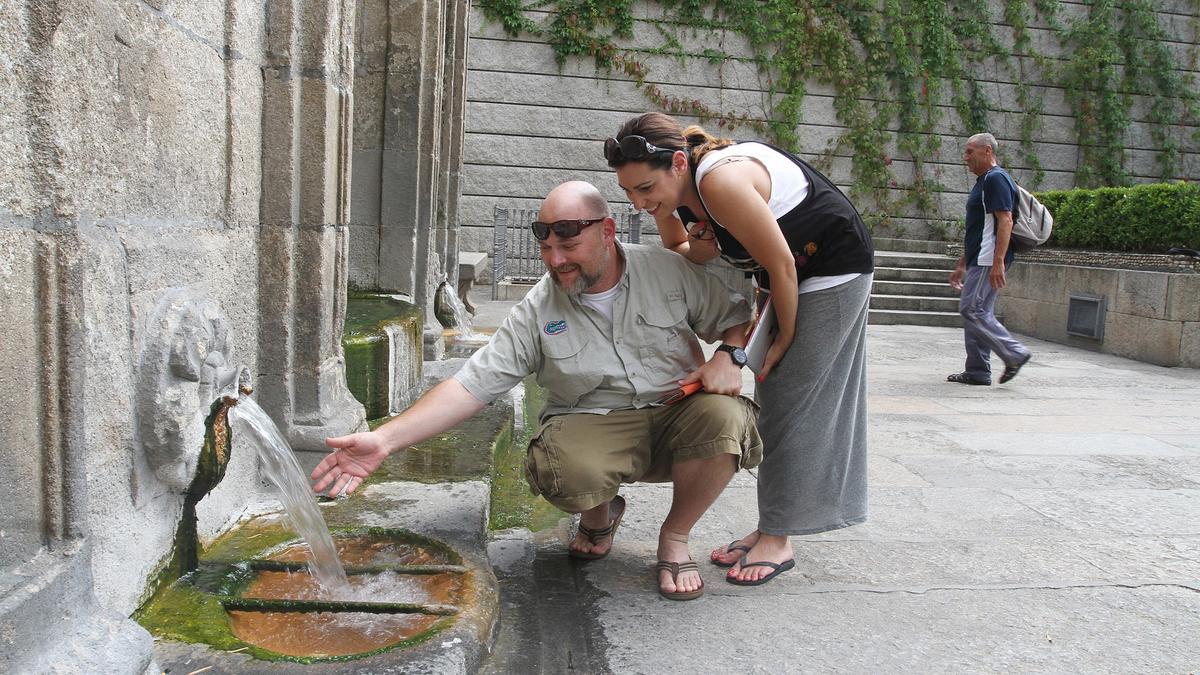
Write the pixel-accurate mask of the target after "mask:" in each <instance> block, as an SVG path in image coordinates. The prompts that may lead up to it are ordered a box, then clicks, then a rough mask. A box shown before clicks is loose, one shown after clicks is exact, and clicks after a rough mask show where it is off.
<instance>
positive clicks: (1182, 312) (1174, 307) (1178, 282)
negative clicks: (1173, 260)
mask: <svg viewBox="0 0 1200 675" xmlns="http://www.w3.org/2000/svg"><path fill="white" fill-rule="evenodd" d="M1166 318H1168V319H1173V320H1175V321H1200V274H1174V275H1171V281H1170V284H1169V285H1168V286H1167V310H1166Z"/></svg>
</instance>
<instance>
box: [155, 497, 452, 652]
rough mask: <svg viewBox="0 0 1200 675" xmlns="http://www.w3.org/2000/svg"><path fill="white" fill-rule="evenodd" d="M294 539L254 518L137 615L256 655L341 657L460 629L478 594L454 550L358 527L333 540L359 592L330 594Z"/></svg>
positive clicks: (183, 635)
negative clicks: (457, 626)
mask: <svg viewBox="0 0 1200 675" xmlns="http://www.w3.org/2000/svg"><path fill="white" fill-rule="evenodd" d="M289 534H290V532H288V530H287V529H286V528H284V527H283V523H281V522H280V521H279V519H277V518H276V519H268V521H267V522H257V520H256V521H251V522H250V523H248V524H247V525H245V526H243V527H241V528H239V529H238V530H236V531H235V532H234V533H231V534H230V535H227V536H226V537H225V538H223V539H222V540H221V541H219V542H217V543H216V544H214V546H213V547H212V548H211V549H210V553H211V555H209V556H206V558H205V559H204V560H203V561H202V563H201V567H200V569H199V570H197V571H196V572H195V573H193V574H191V575H188V576H187V577H184V578H182V579H180V580H179V581H177V582H176V583H174V584H172V585H170V586H168V587H166V588H164V589H161V590H160V591H159V592H158V593H157V594H156V595H155V597H154V598H153V599H152V600H151V601H150V602H149V603H147V605H146V606H145V607H143V609H142V610H141V611H140V612H139V614H138V616H137V617H136V618H137V619H138V620H139V622H141V623H142V625H144V626H146V627H147V628H148V629H149V630H150V631H151V632H152V633H154V634H155V635H156V636H158V637H160V638H168V639H172V640H177V641H181V642H188V643H201V644H206V645H209V646H211V647H213V648H215V649H218V650H221V651H228V652H239V653H245V654H248V655H250V656H252V657H254V658H256V659H262V660H269V661H280V660H282V661H300V662H320V661H331V660H333V661H341V660H347V659H359V658H364V657H369V656H373V655H377V654H381V653H384V652H388V651H391V650H396V649H401V648H405V647H411V646H414V645H417V644H420V643H422V642H424V641H426V640H428V639H429V638H430V637H432V636H434V635H436V634H438V633H440V632H441V631H443V630H446V629H447V628H449V627H451V626H453V625H454V623H455V622H456V621H457V620H458V618H459V616H460V615H461V614H462V613H463V611H464V604H466V605H469V603H470V602H471V600H470V599H471V598H472V597H473V592H472V589H471V585H472V582H473V576H474V575H473V573H472V569H471V568H470V567H469V566H465V565H463V560H462V557H461V556H460V555H459V554H458V553H456V552H455V551H454V550H453V549H451V548H450V547H449V546H447V545H446V544H444V543H441V542H438V541H436V540H433V539H430V538H428V537H423V536H420V535H417V534H414V533H411V532H407V531H403V530H393V529H385V528H350V529H340V530H334V531H333V533H332V534H333V538H334V543H335V545H336V546H337V548H338V552H339V556H340V557H341V559H342V563H343V565H344V566H345V567H346V572H347V576H348V578H349V581H350V588H351V594H350V595H349V596H348V597H335V598H330V597H328V595H327V594H325V593H324V592H323V591H322V589H321V587H320V586H319V585H318V584H317V583H316V581H315V580H314V579H313V577H312V576H310V575H309V574H308V573H307V571H306V569H307V563H306V557H305V545H304V544H303V543H302V542H299V541H295V540H291V539H287V538H286V537H287V536H288V535H289ZM292 536H293V537H294V535H292ZM239 558H240V559H239ZM466 609H467V610H468V611H469V610H470V607H469V606H468V607H466Z"/></svg>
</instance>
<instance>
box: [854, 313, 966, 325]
mask: <svg viewBox="0 0 1200 675" xmlns="http://www.w3.org/2000/svg"><path fill="white" fill-rule="evenodd" d="M867 323H869V324H874V325H878V326H900V325H902V326H944V327H948V328H962V317H961V316H959V315H958V312H912V311H907V310H902V309H872V310H870V311H869V312H868V313H867Z"/></svg>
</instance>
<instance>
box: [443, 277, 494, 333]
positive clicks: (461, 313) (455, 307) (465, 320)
mask: <svg viewBox="0 0 1200 675" xmlns="http://www.w3.org/2000/svg"><path fill="white" fill-rule="evenodd" d="M445 297H446V304H448V305H450V312H451V313H453V314H454V321H455V323H456V324H457V326H458V339H459V340H463V341H467V342H471V341H482V342H487V341H488V338H489V337H490V336H489V335H486V334H484V333H476V332H475V329H474V327H472V326H471V313H470V312H468V311H467V306H466V305H464V304H463V301H462V298H460V297H458V293H455V292H454V289H452V288H447V289H446V293H445Z"/></svg>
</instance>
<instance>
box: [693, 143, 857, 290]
mask: <svg viewBox="0 0 1200 675" xmlns="http://www.w3.org/2000/svg"><path fill="white" fill-rule="evenodd" d="M762 145H766V146H767V147H769V148H771V149H772V150H774V151H775V152H778V153H780V154H781V155H783V156H784V157H787V158H788V159H790V160H792V162H793V163H795V164H796V166H798V167H800V170H801V171H803V172H804V176H805V178H807V179H808V194H807V195H806V196H805V197H804V201H802V202H800V203H799V204H797V205H796V206H795V207H793V208H792V210H791V211H788V212H787V213H785V214H784V215H783V216H782V217H780V218H779V229H780V231H782V232H783V238H784V239H785V240H787V243H788V248H790V249H791V251H792V256H793V257H794V258H795V259H796V279H797V281H803V280H805V279H807V278H809V277H829V276H836V275H840V274H853V273H861V274H868V273H870V272H873V271H874V270H875V246H874V244H873V243H872V242H871V235H870V233H868V232H867V226H866V224H865V223H863V220H862V218H861V217H860V216H859V215H858V210H857V209H855V208H854V205H853V204H851V203H850V200H849V199H847V198H846V196H845V195H844V194H842V191H841V190H839V189H838V188H837V186H836V185H834V184H833V182H832V181H830V180H829V179H828V178H826V177H825V175H824V174H822V173H821V172H820V171H817V170H816V169H814V168H813V167H812V166H810V165H809V164H808V162H805V161H804V160H802V159H800V158H799V157H796V156H795V155H793V154H792V153H790V152H786V151H784V150H780V149H779V148H777V147H775V146H773V145H769V144H767V143H763V144H762ZM695 175H696V167H695V166H694V165H693V166H692V176H693V180H694V179H695ZM696 190H697V191H699V190H700V184H699V182H697V183H696ZM677 211H678V213H679V217H680V219H681V220H683V223H684V225H687V224H688V223H692V222H696V221H698V220H701V219H700V218H697V217H696V215H695V214H694V213H692V212H691V210H690V209H688V208H687V207H686V206H681V207H679V208H678V209H677ZM705 215H708V214H705ZM708 220H709V223H710V224H712V225H714V226H715V227H714V228H713V231H714V232H715V233H716V235H717V243H719V244H720V245H721V258H723V259H724V260H725V261H726V262H728V263H729V264H730V265H733V266H734V267H737V268H739V269H744V270H746V271H747V273H750V272H752V273H753V274H754V276H755V278H756V279H757V280H758V284H759V286H761V287H763V288H770V287H771V280H770V278H769V277H768V275H767V271H766V270H765V269H763V268H762V266H761V265H759V264H758V262H756V261H755V260H754V259H753V258H752V257H751V256H750V253H749V252H747V251H746V247H745V246H743V245H742V243H741V242H739V241H738V240H737V239H735V238H734V237H733V235H731V234H730V233H729V231H728V230H726V229H725V228H724V227H722V226H721V224H720V223H718V222H717V221H716V220H713V218H712V217H711V216H709V218H708Z"/></svg>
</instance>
